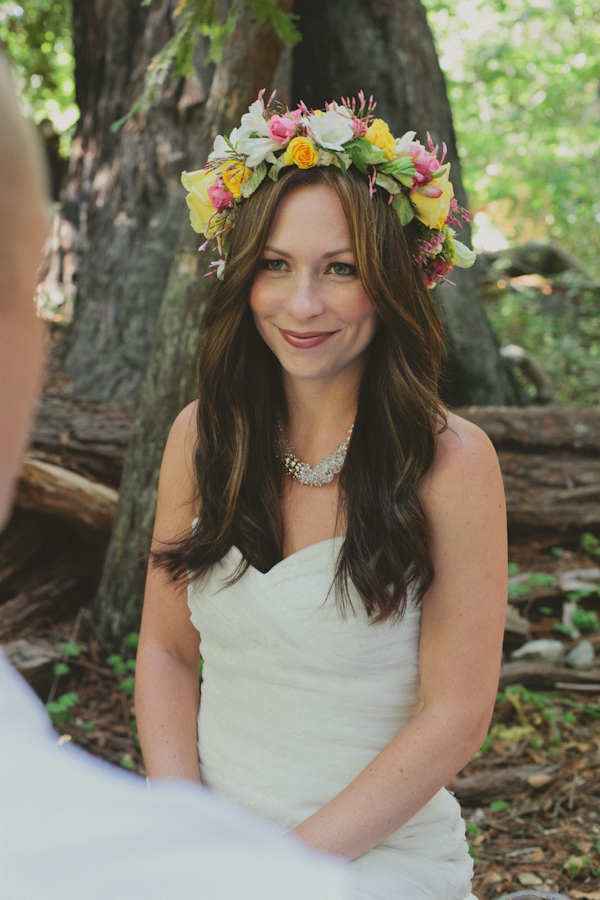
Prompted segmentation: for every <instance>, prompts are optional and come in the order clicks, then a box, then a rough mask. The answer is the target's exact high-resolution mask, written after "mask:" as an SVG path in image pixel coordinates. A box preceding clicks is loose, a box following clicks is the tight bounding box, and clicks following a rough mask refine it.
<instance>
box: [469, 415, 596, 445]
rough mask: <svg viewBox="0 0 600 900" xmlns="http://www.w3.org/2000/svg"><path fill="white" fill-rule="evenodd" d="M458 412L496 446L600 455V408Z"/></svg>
mask: <svg viewBox="0 0 600 900" xmlns="http://www.w3.org/2000/svg"><path fill="white" fill-rule="evenodd" d="M453 411H454V412H455V413H456V415H457V416H462V418H463V419H468V421H469V422H473V423H474V424H475V425H479V427H480V428H481V429H483V431H485V433H486V434H487V436H488V437H489V438H490V440H491V441H492V443H493V444H494V446H495V447H496V449H497V450H520V451H525V452H528V453H535V452H540V453H546V452H548V451H552V450H567V451H569V452H571V453H581V454H584V455H587V456H600V409H595V408H588V407H581V408H579V407H577V408H572V409H563V408H562V407H560V406H463V407H460V408H459V409H455V410H453Z"/></svg>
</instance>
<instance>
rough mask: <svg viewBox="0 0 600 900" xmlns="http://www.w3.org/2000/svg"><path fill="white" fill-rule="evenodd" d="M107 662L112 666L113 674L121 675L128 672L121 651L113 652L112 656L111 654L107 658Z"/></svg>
mask: <svg viewBox="0 0 600 900" xmlns="http://www.w3.org/2000/svg"><path fill="white" fill-rule="evenodd" d="M106 664H107V665H108V666H110V668H111V670H112V673H113V675H119V676H120V675H126V674H127V666H126V665H125V662H124V660H123V657H122V656H121V655H120V654H119V653H113V655H112V656H109V657H108V659H107V660H106Z"/></svg>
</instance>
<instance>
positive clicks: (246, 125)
mask: <svg viewBox="0 0 600 900" xmlns="http://www.w3.org/2000/svg"><path fill="white" fill-rule="evenodd" d="M264 110H265V107H264V103H263V102H262V100H255V101H254V103H252V104H251V105H250V106H249V107H248V112H247V113H244V115H243V116H242V124H241V127H240V129H239V134H238V139H239V140H244V139H245V138H249V137H250V135H251V134H257V135H258V136H259V137H268V135H269V130H268V128H267V120H266V119H265V113H264Z"/></svg>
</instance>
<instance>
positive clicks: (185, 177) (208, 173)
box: [181, 169, 219, 237]
mask: <svg viewBox="0 0 600 900" xmlns="http://www.w3.org/2000/svg"><path fill="white" fill-rule="evenodd" d="M218 176H219V170H218V169H212V170H211V169H199V170H198V171H196V172H182V173H181V183H182V185H183V186H184V188H185V189H186V191H189V194H188V195H187V197H186V198H185V202H186V203H187V205H188V206H189V209H190V223H191V225H192V228H193V229H194V231H196V232H197V233H198V234H204V235H205V237H210V234H206V228H207V226H208V223H209V221H210V219H211V218H212V216H214V214H215V208H214V206H213V205H212V203H211V202H210V197H209V196H208V193H207V191H208V189H209V187H212V185H213V184H214V183H215V181H216V180H217V178H218ZM216 230H218V228H217V226H216V224H215V225H214V226H211V229H210V231H211V233H212V232H214V231H216Z"/></svg>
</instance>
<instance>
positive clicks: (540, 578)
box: [529, 572, 557, 587]
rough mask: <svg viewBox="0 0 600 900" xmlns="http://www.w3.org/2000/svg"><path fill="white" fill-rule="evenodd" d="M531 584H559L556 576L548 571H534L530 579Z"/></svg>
mask: <svg viewBox="0 0 600 900" xmlns="http://www.w3.org/2000/svg"><path fill="white" fill-rule="evenodd" d="M529 584H530V585H531V586H532V587H534V586H535V585H536V584H543V585H547V586H552V587H554V586H555V585H556V584H557V581H556V578H555V577H554V576H553V575H549V574H548V572H534V573H533V575H531V577H530V579H529Z"/></svg>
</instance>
